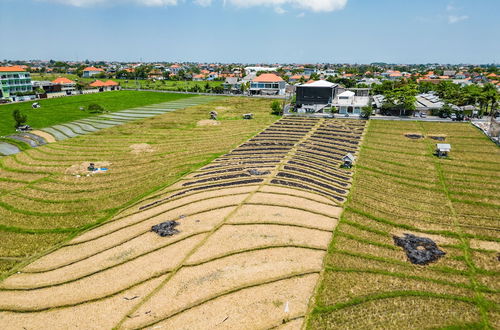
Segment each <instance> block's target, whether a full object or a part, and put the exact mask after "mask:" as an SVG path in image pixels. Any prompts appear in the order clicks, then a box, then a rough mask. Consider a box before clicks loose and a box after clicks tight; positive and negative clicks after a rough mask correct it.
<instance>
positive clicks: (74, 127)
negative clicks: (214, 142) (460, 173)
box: [0, 96, 217, 156]
mask: <svg viewBox="0 0 500 330" xmlns="http://www.w3.org/2000/svg"><path fill="white" fill-rule="evenodd" d="M216 99H217V96H199V97H190V98H186V99H179V100H175V101H169V102H163V103H158V104H151V105H147V106H142V107H137V108H132V109H126V110H121V111H117V112H113V113H109V114H103V115H99V116H95V117H90V118H85V119H80V120H75V121H72V122H68V123H64V124H59V125H54V126H50V127H47V128H43V129H40V130H37V131H32V132H28V133H17V134H13V135H10V136H7V138H10V139H12V140H17V141H20V142H24V143H26V144H27V145H29V146H31V147H38V146H41V145H45V144H47V143H51V142H55V141H62V140H66V139H68V138H72V137H75V136H79V135H85V134H90V133H94V132H97V131H99V130H101V129H103V128H109V127H113V126H118V125H123V124H126V123H129V122H131V121H134V120H138V119H145V118H150V117H154V116H158V115H162V114H164V113H168V112H172V111H176V110H179V109H185V108H187V107H192V106H196V105H200V104H205V103H208V102H211V101H214V100H216ZM20 151H21V150H20V148H19V147H18V146H16V145H14V144H12V143H8V142H0V156H1V155H4V156H6V155H12V154H16V153H19V152H20Z"/></svg>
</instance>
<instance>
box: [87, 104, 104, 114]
mask: <svg viewBox="0 0 500 330" xmlns="http://www.w3.org/2000/svg"><path fill="white" fill-rule="evenodd" d="M87 110H88V111H89V112H90V113H103V112H104V108H103V107H102V106H100V105H99V104H97V103H91V104H89V106H88V107H87Z"/></svg>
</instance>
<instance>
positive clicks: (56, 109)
mask: <svg viewBox="0 0 500 330" xmlns="http://www.w3.org/2000/svg"><path fill="white" fill-rule="evenodd" d="M186 97H191V95H181V94H170V93H155V92H136V91H116V92H106V93H97V94H84V95H75V96H68V97H61V98H54V99H43V100H40V101H38V102H39V103H40V105H41V108H39V109H36V110H33V109H32V108H31V102H23V103H17V104H5V105H0V135H8V134H10V133H14V132H15V127H14V120H13V117H12V111H13V110H15V109H19V110H21V111H22V112H24V113H26V114H28V115H29V122H30V126H32V127H34V128H43V127H49V126H52V125H56V124H60V123H64V122H69V121H73V120H78V119H83V118H87V117H90V116H93V115H94V114H91V113H89V112H88V111H81V110H80V107H83V108H85V109H87V107H88V106H89V105H90V104H92V103H98V104H99V105H101V106H102V107H103V108H105V109H106V110H107V111H110V112H113V111H120V110H124V109H129V108H134V107H140V106H144V105H149V104H155V103H161V102H167V101H173V100H178V99H183V98H186Z"/></svg>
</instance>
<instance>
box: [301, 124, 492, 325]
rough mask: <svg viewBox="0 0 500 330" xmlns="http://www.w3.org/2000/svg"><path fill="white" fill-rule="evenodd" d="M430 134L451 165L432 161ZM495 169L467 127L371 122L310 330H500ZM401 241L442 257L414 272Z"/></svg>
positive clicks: (484, 142) (487, 149)
mask: <svg viewBox="0 0 500 330" xmlns="http://www.w3.org/2000/svg"><path fill="white" fill-rule="evenodd" d="M405 133H418V134H422V135H424V136H426V137H425V138H424V139H419V140H410V139H408V138H406V137H405V136H404V134H405ZM433 134H436V135H437V134H443V135H445V136H446V143H450V144H451V145H452V152H451V154H450V156H449V158H447V159H438V158H437V157H435V156H433V151H434V148H435V143H436V142H437V141H435V140H432V139H430V138H428V137H427V136H428V135H433ZM499 168H500V152H499V148H498V147H497V146H495V145H494V144H493V143H492V142H491V141H489V140H488V139H487V138H486V137H485V136H484V135H483V134H482V133H480V132H479V131H478V130H476V129H475V128H474V127H473V126H472V125H470V124H449V123H418V122H389V121H376V120H372V121H370V123H369V128H368V132H367V133H366V136H365V138H364V142H363V145H362V149H361V153H360V158H359V161H358V163H357V165H356V174H355V181H354V185H353V188H352V189H351V194H350V197H349V200H348V202H347V204H346V208H345V211H344V213H343V215H342V218H341V221H340V223H339V225H338V227H337V228H336V231H335V233H334V235H333V241H332V243H331V245H330V248H329V254H328V255H327V257H326V259H325V271H324V275H323V279H322V282H321V285H320V286H319V289H318V292H317V296H316V305H315V306H314V307H313V309H312V313H311V314H310V317H309V320H308V324H307V325H308V328H310V329H333V328H336V329H351V328H352V329H409V328H412V329H424V328H444V327H451V328H453V329H463V328H474V329H476V328H477V329H479V328H481V329H490V328H498V326H499V324H500V323H499V322H500V317H499V313H498V312H499V310H498V303H499V302H500V298H499V297H500V295H499V294H498V293H499V289H500V287H499V286H498V284H499V281H498V278H499V275H500V272H499V267H498V252H499V246H500V237H499V235H498V231H499V229H500V227H499V220H500V218H499V214H500V200H499V198H498V196H500V188H499V187H500V175H499V173H498V169H499ZM403 233H412V234H415V235H417V236H424V237H430V238H432V239H434V240H435V241H436V242H437V243H438V245H439V246H440V248H441V249H442V250H444V251H445V252H446V256H445V257H443V258H441V259H440V260H438V261H437V262H435V263H432V264H430V265H427V266H416V265H413V264H411V263H410V262H409V261H408V260H407V257H406V255H405V253H404V251H403V250H402V249H401V248H400V247H398V246H395V244H394V242H393V235H396V236H402V235H403Z"/></svg>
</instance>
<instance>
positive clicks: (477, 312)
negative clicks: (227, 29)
mask: <svg viewBox="0 0 500 330" xmlns="http://www.w3.org/2000/svg"><path fill="white" fill-rule="evenodd" d="M269 103H270V101H267V100H254V99H247V98H234V99H219V100H215V101H213V102H212V103H209V104H205V105H198V106H193V107H191V108H187V109H185V110H179V111H175V112H170V113H167V114H163V115H161V116H158V117H155V118H154V119H153V118H149V119H142V120H136V121H132V122H129V123H127V124H124V125H121V126H115V127H111V128H106V129H103V130H100V131H98V132H95V133H93V134H87V135H82V136H78V137H75V138H67V139H61V140H60V141H57V142H55V143H51V144H48V145H45V146H42V147H39V148H35V149H29V150H26V151H24V152H21V153H19V154H16V155H12V156H8V157H4V158H2V159H0V165H1V168H0V175H1V176H0V178H1V179H0V218H1V219H8V221H4V223H2V226H1V227H0V229H1V230H2V231H1V232H0V235H2V237H1V238H2V239H1V240H0V255H1V256H2V257H1V258H0V265H2V267H3V269H2V270H3V271H4V273H3V274H4V275H3V277H2V281H1V282H0V323H2V325H4V327H6V328H8V329H10V328H14V329H16V328H23V327H28V328H29V326H31V327H33V326H34V327H36V328H51V329H54V328H78V327H82V325H88V324H89V323H92V324H95V325H99V327H100V328H105V329H110V328H120V329H122V328H123V329H128V328H133V329H139V328H141V329H142V328H154V329H156V328H166V329H177V328H190V329H206V328H227V329H234V328H259V329H260V328H266V329H271V328H279V329H300V328H309V329H337V328H339V329H344V328H345V329H410V328H412V329H413V328H433V329H435V328H446V329H462V328H481V329H483V328H486V329H487V328H492V329H493V328H499V327H500V323H499V322H500V317H499V316H500V314H499V309H498V303H499V302H500V301H499V295H498V293H499V292H498V290H499V287H498V282H499V281H498V275H499V270H500V269H499V259H498V258H499V253H500V237H499V235H498V231H499V226H498V220H499V208H500V202H499V199H498V196H499V186H500V185H499V184H500V175H499V174H498V169H499V168H500V166H499V165H500V152H499V149H498V147H497V146H495V145H494V144H493V143H491V142H490V141H489V140H488V139H487V138H486V137H485V136H483V135H482V134H481V133H480V132H479V131H478V130H476V129H475V128H474V127H472V126H471V125H468V124H458V123H453V124H451V123H430V122H392V121H391V122H388V121H376V120H371V121H369V122H366V121H360V120H350V119H313V118H293V117H287V118H282V119H279V120H278V118H277V117H274V116H271V115H269ZM212 110H216V111H217V112H218V113H219V118H220V121H219V123H214V122H213V121H208V120H206V119H207V115H208V112H209V111H212ZM247 112H253V113H254V114H255V119H254V120H242V119H241V115H242V114H243V113H247ZM110 120H111V119H110ZM408 135H415V136H416V135H419V136H422V138H415V139H411V138H408V137H407V136H408ZM436 136H439V137H440V139H444V140H445V141H437V140H435V139H433V138H432V137H436ZM438 142H439V143H443V142H444V143H450V144H451V145H452V151H451V154H450V155H449V157H447V158H437V157H436V156H434V155H433V153H434V148H435V144H436V143H438ZM347 153H352V154H353V155H355V156H356V158H357V161H356V163H355V167H354V168H353V169H347V168H342V167H341V166H340V165H341V164H342V157H343V156H344V155H345V154H347ZM89 162H95V163H96V164H98V165H99V166H106V167H108V168H109V169H110V170H109V171H108V172H105V173H101V174H96V175H91V176H86V175H85V173H86V166H87V164H88V163H89ZM166 221H176V227H175V229H176V230H178V232H177V233H174V235H173V236H167V237H161V236H159V235H157V234H156V233H154V232H152V231H151V228H152V226H155V225H158V224H160V223H163V222H166ZM404 234H414V235H416V236H419V237H425V238H429V239H432V240H433V241H434V242H436V243H437V245H438V247H439V249H441V250H442V251H444V252H445V255H444V256H443V257H441V258H440V259H438V260H437V261H435V262H432V263H430V264H428V265H425V266H422V265H414V264H412V263H411V262H410V261H409V259H408V257H407V255H406V253H405V251H404V250H403V249H402V248H401V247H400V246H397V245H396V244H395V241H394V237H401V236H403V235H404Z"/></svg>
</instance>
